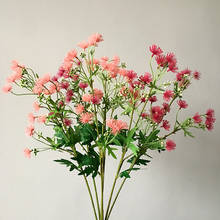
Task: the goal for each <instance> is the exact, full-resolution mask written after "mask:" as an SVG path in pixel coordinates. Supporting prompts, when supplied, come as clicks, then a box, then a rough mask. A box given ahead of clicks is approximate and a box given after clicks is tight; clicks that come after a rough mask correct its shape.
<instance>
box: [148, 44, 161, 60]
mask: <svg viewBox="0 0 220 220" xmlns="http://www.w3.org/2000/svg"><path fill="white" fill-rule="evenodd" d="M149 49H150V52H151V53H152V57H153V56H154V55H156V56H157V55H160V54H162V53H163V51H162V50H161V49H160V47H158V46H157V45H155V44H153V45H152V46H150V48H149Z"/></svg>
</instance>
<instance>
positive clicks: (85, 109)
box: [2, 34, 215, 220]
mask: <svg viewBox="0 0 220 220" xmlns="http://www.w3.org/2000/svg"><path fill="white" fill-rule="evenodd" d="M101 41H103V37H102V35H101V34H93V35H92V36H90V37H89V38H88V40H86V41H82V42H81V43H79V44H78V47H79V48H80V50H81V52H77V51H76V50H75V49H73V50H71V51H70V52H68V53H67V55H66V57H65V58H64V61H63V63H62V65H61V67H60V68H59V70H58V72H57V74H56V75H54V76H51V75H50V74H45V75H43V76H41V77H40V76H39V75H38V74H37V73H35V72H34V71H33V70H32V69H31V68H29V67H26V66H24V65H21V64H19V63H18V62H17V61H12V66H11V68H12V70H13V74H12V75H11V76H9V77H8V78H7V84H6V85H5V86H4V87H3V88H2V89H3V91H4V92H6V93H7V92H11V93H12V94H14V95H17V96H23V95H30V96H32V97H33V98H34V103H33V112H32V113H30V114H29V115H28V120H29V125H28V127H27V128H26V134H27V135H28V136H31V137H32V138H34V139H35V140H36V141H38V142H39V144H40V146H39V148H33V149H31V148H26V149H25V150H24V153H25V156H26V157H28V158H30V157H31V155H32V154H33V155H35V156H37V155H38V153H40V152H42V151H58V152H60V155H61V157H60V158H58V159H56V160H55V162H58V163H60V164H63V165H65V166H67V167H68V168H69V171H73V172H75V173H76V174H78V175H80V176H82V177H83V179H84V180H85V184H86V187H87V189H88V192H89V196H90V200H91V204H92V208H93V212H94V218H95V219H96V220H108V219H110V216H111V213H112V210H113V207H114V205H115V203H116V200H117V198H118V196H119V193H120V192H121V189H122V187H123V185H124V183H125V181H126V180H127V179H129V178H130V177H131V174H132V173H133V172H134V171H138V170H140V169H141V168H142V167H144V166H148V164H149V163H150V161H151V159H152V156H151V155H150V154H151V152H152V151H158V152H159V153H160V152H162V151H172V150H174V149H175V147H176V144H175V142H174V141H173V140H172V139H170V138H171V136H172V135H174V134H176V133H177V132H183V134H184V135H185V136H189V137H193V134H192V133H191V129H194V128H197V129H202V130H206V129H207V130H212V129H213V124H214V122H215V117H214V110H213V109H208V110H207V111H206V112H203V113H198V112H197V113H195V115H191V116H189V117H187V118H185V119H184V120H180V118H179V115H180V114H181V112H182V111H184V109H186V108H187V107H188V104H187V102H186V101H185V100H184V99H183V93H184V91H185V90H186V89H188V88H189V86H190V85H191V83H192V81H193V80H198V79H199V78H200V73H199V72H198V71H191V70H189V69H184V70H178V67H177V60H176V58H175V55H174V54H173V53H164V52H163V51H162V49H161V48H160V47H158V46H157V45H152V46H151V47H150V48H149V52H148V54H149V55H150V62H149V72H145V73H144V74H142V75H139V76H138V74H137V73H136V72H135V71H134V70H129V69H127V68H126V64H125V63H123V62H121V61H120V58H119V57H118V56H114V57H113V58H108V57H106V56H104V57H101V58H100V59H97V58H96V57H95V50H96V47H97V46H98V44H99V43H100V42H101ZM12 86H13V87H12ZM16 86H17V87H20V88H21V89H23V91H22V92H17V91H16V89H15V87H16ZM21 89H20V90H21ZM20 90H19V91H20ZM171 109H172V110H173V113H172V115H173V116H175V117H173V118H171V119H170V120H168V117H169V114H170V113H171ZM38 123H40V124H42V125H43V126H47V128H48V129H50V130H51V131H52V133H53V135H51V136H49V135H46V134H44V133H43V132H42V131H40V127H39V125H38ZM62 155H63V156H62ZM107 157H112V158H113V159H115V163H118V166H117V170H116V173H115V175H114V177H113V182H112V188H111V190H110V195H106V193H105V190H104V189H105V167H106V162H107V160H106V158H107ZM119 180H120V181H119ZM97 181H99V184H97ZM118 183H119V185H117V184H118ZM116 185H117V187H116ZM97 186H100V187H97ZM116 188H117V190H116ZM104 196H108V197H107V200H106V201H108V202H107V203H106V204H104Z"/></svg>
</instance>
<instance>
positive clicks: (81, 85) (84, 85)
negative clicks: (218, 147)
mask: <svg viewBox="0 0 220 220" xmlns="http://www.w3.org/2000/svg"><path fill="white" fill-rule="evenodd" d="M87 87H88V83H84V82H80V83H79V88H81V89H85V88H87Z"/></svg>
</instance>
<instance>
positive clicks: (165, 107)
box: [163, 102, 170, 113]
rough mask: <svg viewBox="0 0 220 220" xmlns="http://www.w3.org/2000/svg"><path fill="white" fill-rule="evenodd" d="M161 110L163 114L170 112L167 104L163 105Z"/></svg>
mask: <svg viewBox="0 0 220 220" xmlns="http://www.w3.org/2000/svg"><path fill="white" fill-rule="evenodd" d="M163 109H164V111H165V113H167V112H170V105H169V104H168V103H165V102H164V103H163Z"/></svg>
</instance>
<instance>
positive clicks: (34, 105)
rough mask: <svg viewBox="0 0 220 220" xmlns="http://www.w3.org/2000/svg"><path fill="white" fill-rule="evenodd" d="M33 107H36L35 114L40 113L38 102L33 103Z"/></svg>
mask: <svg viewBox="0 0 220 220" xmlns="http://www.w3.org/2000/svg"><path fill="white" fill-rule="evenodd" d="M33 107H34V111H35V112H38V111H39V110H40V105H39V103H38V102H34V103H33Z"/></svg>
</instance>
